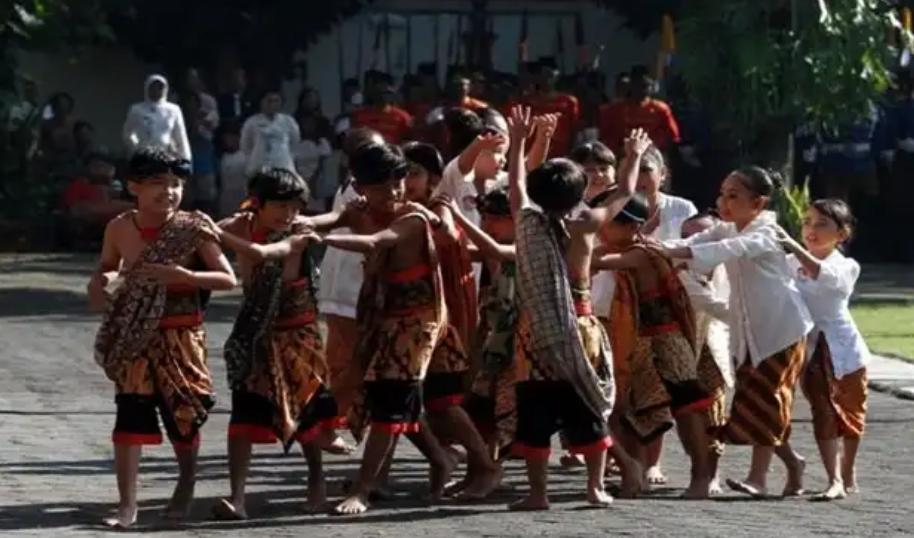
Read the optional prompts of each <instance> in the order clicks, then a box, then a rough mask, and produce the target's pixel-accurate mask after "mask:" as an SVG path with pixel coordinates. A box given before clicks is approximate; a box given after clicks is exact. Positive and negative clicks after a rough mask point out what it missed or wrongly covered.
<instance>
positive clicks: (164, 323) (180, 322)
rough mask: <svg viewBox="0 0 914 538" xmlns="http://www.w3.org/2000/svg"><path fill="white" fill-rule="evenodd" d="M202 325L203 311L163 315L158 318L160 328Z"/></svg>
mask: <svg viewBox="0 0 914 538" xmlns="http://www.w3.org/2000/svg"><path fill="white" fill-rule="evenodd" d="M200 325H203V312H194V313H192V314H178V315H175V316H165V317H163V318H161V319H160V320H159V328H160V329H182V328H189V327H199V326H200Z"/></svg>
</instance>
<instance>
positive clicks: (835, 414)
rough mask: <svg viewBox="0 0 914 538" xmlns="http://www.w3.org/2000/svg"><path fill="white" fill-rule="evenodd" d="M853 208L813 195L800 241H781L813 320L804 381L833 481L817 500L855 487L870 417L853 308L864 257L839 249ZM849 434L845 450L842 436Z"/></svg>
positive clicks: (863, 351) (864, 356)
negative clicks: (850, 307)
mask: <svg viewBox="0 0 914 538" xmlns="http://www.w3.org/2000/svg"><path fill="white" fill-rule="evenodd" d="M852 225H853V216H852V215H851V211H850V208H849V207H848V206H847V204H846V203H844V202H843V201H841V200H835V199H825V200H816V201H815V202H813V203H812V205H811V206H810V208H809V209H808V210H807V212H806V218H805V219H803V245H805V248H804V246H803V245H800V244H798V243H797V242H796V241H795V240H793V239H792V238H791V237H790V236H789V235H787V234H786V233H782V234H781V242H782V243H783V244H784V246H785V247H786V248H787V250H788V251H790V252H791V255H790V256H789V257H788V258H787V261H788V263H789V264H790V268H791V270H792V271H794V273H795V274H796V279H797V287H798V288H799V289H800V293H801V294H802V295H803V299H804V300H805V301H806V305H807V306H808V307H809V311H810V314H811V315H812V319H813V321H814V322H815V328H814V329H813V332H812V334H811V335H810V339H809V348H807V349H810V350H812V352H811V354H810V359H809V361H808V363H807V365H806V370H805V371H804V373H803V377H802V378H801V386H802V388H803V393H804V394H805V395H806V399H807V400H809V403H810V406H811V407H812V423H813V430H814V431H815V436H816V443H817V444H818V445H819V453H820V454H821V455H822V463H823V464H824V465H825V472H826V473H827V474H828V488H827V489H826V490H825V491H824V492H822V493H821V494H819V495H817V496H816V497H814V499H816V500H823V501H831V500H836V499H843V498H844V497H846V496H847V494H849V493H856V492H857V476H856V472H855V462H856V459H857V449H858V448H859V447H860V440H861V438H862V437H863V430H864V424H865V422H866V400H867V371H866V365H867V363H868V362H869V359H870V351H869V349H868V348H867V346H866V342H864V341H863V337H862V336H860V331H859V330H857V325H856V324H855V323H854V320H853V318H851V314H850V311H849V310H848V300H849V299H850V296H851V294H852V293H853V291H854V284H855V283H856V282H857V277H859V276H860V265H858V264H857V262H856V261H854V260H853V259H851V258H846V257H845V256H844V254H842V253H841V250H840V248H839V247H840V245H841V244H843V243H844V242H846V241H847V239H848V238H849V237H850V235H851V232H852V228H851V226H852ZM839 438H840V439H843V440H844V443H843V444H844V447H843V448H844V450H843V455H842V454H841V451H840V450H839V446H838V439H839Z"/></svg>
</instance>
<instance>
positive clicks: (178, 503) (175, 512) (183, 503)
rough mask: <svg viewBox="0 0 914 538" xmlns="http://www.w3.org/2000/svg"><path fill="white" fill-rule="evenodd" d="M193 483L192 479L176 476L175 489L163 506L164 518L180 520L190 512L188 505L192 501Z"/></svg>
mask: <svg viewBox="0 0 914 538" xmlns="http://www.w3.org/2000/svg"><path fill="white" fill-rule="evenodd" d="M195 485H196V482H195V481H194V480H190V479H182V478H178V483H177V484H176V485H175V491H174V493H172V495H171V500H170V501H168V506H167V507H166V508H165V519H171V520H181V519H184V518H186V517H187V516H188V515H189V514H190V507H191V505H192V504H193V502H194V486H195Z"/></svg>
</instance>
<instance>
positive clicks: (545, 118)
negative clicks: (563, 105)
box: [533, 114, 562, 138]
mask: <svg viewBox="0 0 914 538" xmlns="http://www.w3.org/2000/svg"><path fill="white" fill-rule="evenodd" d="M561 116H562V115H561V114H543V115H542V116H536V117H535V118H533V127H534V128H535V129H536V136H538V137H543V138H552V136H553V135H554V134H555V129H556V127H558V124H559V118H560V117H561Z"/></svg>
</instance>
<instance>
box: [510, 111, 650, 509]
mask: <svg viewBox="0 0 914 538" xmlns="http://www.w3.org/2000/svg"><path fill="white" fill-rule="evenodd" d="M510 123H511V138H512V140H513V141H514V144H513V145H512V147H511V156H510V161H509V163H510V164H509V166H510V167H509V183H510V201H511V212H512V214H513V216H514V220H515V225H516V235H517V244H516V249H517V287H518V294H519V297H520V301H521V316H520V319H519V323H518V333H517V335H518V338H517V340H518V342H517V346H516V350H517V352H518V354H519V355H520V357H519V359H518V362H519V364H520V368H521V381H520V382H519V383H518V384H517V433H516V440H515V451H516V452H518V454H519V455H522V456H524V458H525V459H526V463H527V473H528V476H529V478H530V493H529V495H528V497H527V498H526V499H524V500H522V501H519V502H518V503H515V504H513V505H511V508H512V509H515V510H545V509H548V508H549V499H548V496H547V492H546V471H547V466H548V459H549V454H550V446H551V441H550V440H551V437H552V435H553V434H555V433H556V431H558V430H559V429H561V430H562V431H563V433H564V435H565V439H566V440H567V443H568V445H569V449H570V451H571V452H574V453H579V454H582V455H584V457H585V463H586V465H587V472H588V484H587V500H588V502H589V503H590V504H592V505H596V506H606V505H608V504H610V503H611V502H612V498H611V497H610V496H609V495H608V494H607V493H606V491H605V490H604V487H603V475H604V471H605V467H606V451H607V449H608V448H609V447H611V446H612V441H611V439H610V437H609V435H608V429H607V424H606V420H607V418H608V416H609V413H610V411H611V409H612V401H613V392H614V388H613V382H612V372H611V364H610V363H609V362H608V357H609V350H608V345H607V342H606V335H605V333H604V332H603V329H602V326H601V325H600V323H599V321H597V320H596V318H595V317H594V316H593V313H592V311H591V309H590V302H589V286H590V283H589V274H590V260H591V256H592V253H593V247H594V243H595V236H596V232H597V230H598V228H599V226H600V224H601V223H602V222H603V221H604V220H605V219H606V218H607V215H613V214H614V212H617V211H618V210H619V209H620V208H621V206H622V205H623V204H624V203H625V201H626V200H627V199H628V197H630V196H631V195H632V193H633V192H634V187H635V179H636V176H637V174H636V173H634V172H633V171H629V173H628V174H627V175H626V178H625V180H624V183H623V185H622V186H621V187H620V189H619V191H618V192H616V193H613V195H611V197H610V199H609V200H607V201H606V204H605V207H601V208H598V209H596V210H590V209H581V203H582V200H583V196H584V190H585V188H586V179H585V176H584V173H583V171H582V170H581V169H580V167H578V166H577V165H576V164H574V163H572V162H571V161H568V160H565V159H554V160H550V161H547V162H546V163H545V164H544V165H542V166H540V167H539V168H537V169H535V170H534V171H532V172H531V173H530V176H529V178H527V177H525V170H524V162H523V160H524V159H523V155H524V142H525V140H526V139H527V138H528V137H529V135H530V132H531V129H532V125H533V124H532V122H531V119H530V111H529V109H526V108H522V107H515V108H514V109H513V110H512V115H511V122H510ZM638 137H639V138H638V140H640V141H641V142H640V145H639V146H638V148H639V149H640V148H641V146H645V143H644V137H643V135H641V134H638ZM635 168H637V167H635ZM534 204H535V205H536V206H538V207H534ZM572 212H576V213H577V216H576V217H574V218H573V219H571V218H568V215H570V214H571V213H572ZM580 318H584V319H583V320H582V319H580ZM575 332H577V333H578V334H579V336H580V337H579V338H571V339H569V338H568V334H574V333H575ZM557 403H560V405H556V404H557ZM614 455H616V451H614ZM619 459H620V464H622V465H623V466H624V467H625V469H626V474H627V480H626V482H627V483H628V484H627V486H628V487H631V485H630V482H631V481H632V474H631V473H632V472H633V471H636V470H637V467H636V466H634V465H631V460H630V459H629V458H627V456H626V455H625V454H624V453H620V454H619ZM635 480H636V481H637V479H635Z"/></svg>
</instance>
